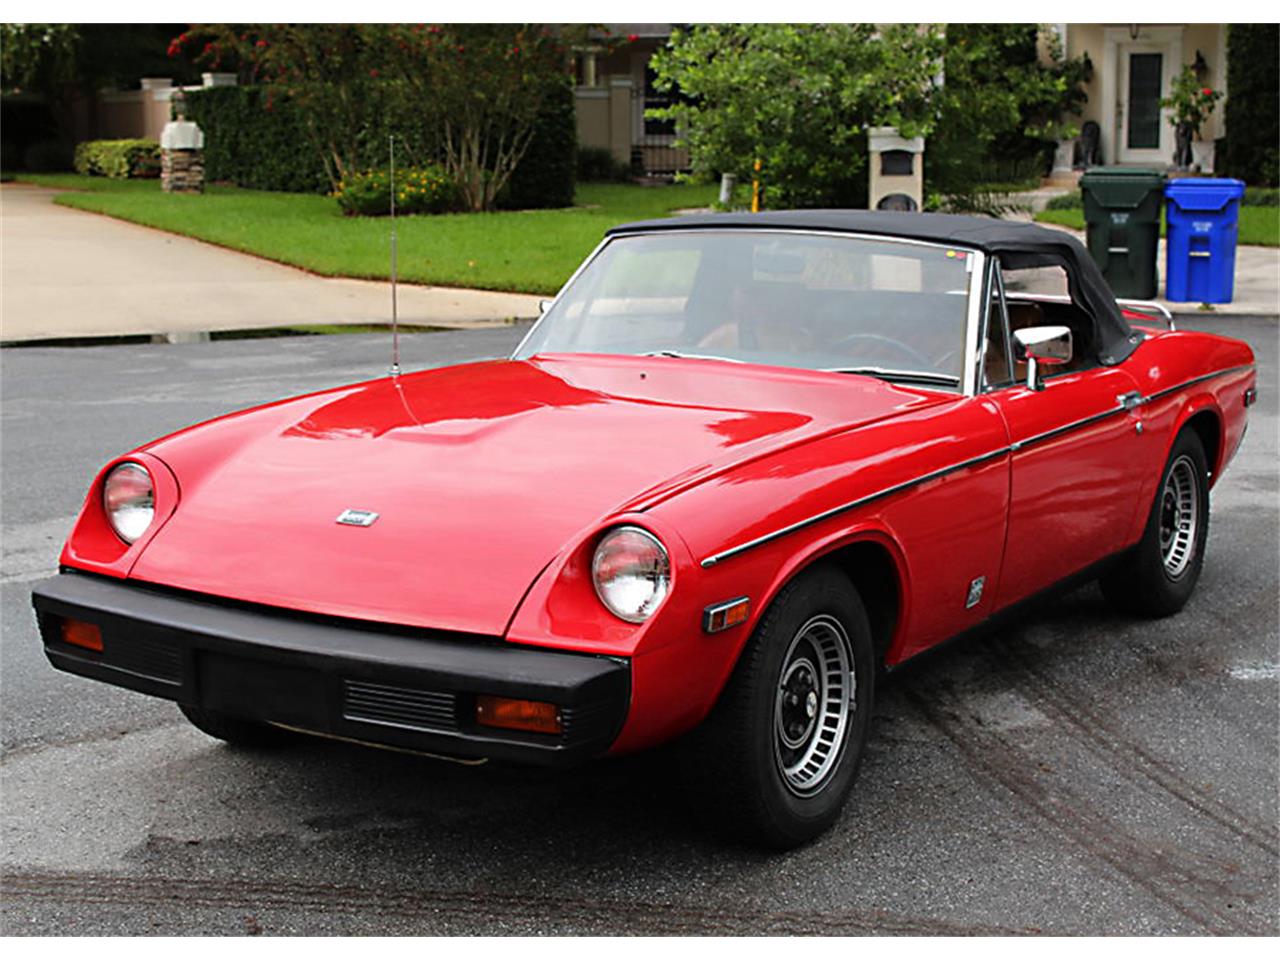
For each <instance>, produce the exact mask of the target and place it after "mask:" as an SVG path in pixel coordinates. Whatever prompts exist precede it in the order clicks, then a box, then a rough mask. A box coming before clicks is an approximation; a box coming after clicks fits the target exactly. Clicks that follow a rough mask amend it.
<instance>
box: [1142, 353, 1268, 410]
mask: <svg viewBox="0 0 1280 960" xmlns="http://www.w3.org/2000/svg"><path fill="white" fill-rule="evenodd" d="M1252 369H1254V365H1253V364H1252V363H1246V364H1243V365H1241V366H1239V367H1228V368H1227V369H1226V370H1219V371H1217V372H1216V373H1206V374H1204V376H1200V377H1193V378H1192V379H1190V380H1186V381H1183V382H1182V383H1179V384H1178V385H1177V386H1173V387H1165V388H1164V389H1163V390H1157V391H1156V392H1155V393H1153V394H1151V395H1150V396H1147V397H1144V398H1143V401H1142V402H1143V403H1150V402H1151V401H1152V400H1159V399H1160V398H1161V397H1167V396H1168V395H1169V394H1171V393H1177V392H1178V391H1179V390H1185V389H1186V388H1187V387H1194V386H1195V385H1196V384H1197V383H1204V382H1205V381H1206V380H1212V379H1213V378H1214V377H1225V376H1226V375H1227V374H1229V373H1240V372H1241V371H1242V370H1252Z"/></svg>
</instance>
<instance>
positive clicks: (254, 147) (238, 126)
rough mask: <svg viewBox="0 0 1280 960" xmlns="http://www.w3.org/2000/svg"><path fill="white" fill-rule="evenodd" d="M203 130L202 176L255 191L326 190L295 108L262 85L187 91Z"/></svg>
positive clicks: (189, 107) (191, 116) (191, 112)
mask: <svg viewBox="0 0 1280 960" xmlns="http://www.w3.org/2000/svg"><path fill="white" fill-rule="evenodd" d="M186 113H187V119H188V120H194V121H195V122H196V123H198V124H200V129H201V130H203V131H204V176H205V180H206V181H207V182H209V183H215V182H217V181H230V182H231V183H234V184H236V185H237V186H241V187H248V188H249V189H251V190H281V191H285V192H287V193H327V192H328V190H329V180H328V178H327V177H326V176H325V172H324V165H323V164H322V163H321V162H320V158H319V157H318V156H317V155H316V152H315V150H313V149H312V147H311V142H310V140H309V139H308V138H307V131H306V130H305V129H304V127H303V125H302V122H301V120H300V119H299V117H298V115H297V113H296V112H295V111H293V110H291V109H289V107H288V105H287V104H283V105H282V104H280V103H279V102H276V103H270V102H269V101H268V100H267V95H266V92H265V91H264V90H263V89H262V88H261V87H209V88H207V89H204V90H195V91H192V92H190V93H188V94H187V96H186Z"/></svg>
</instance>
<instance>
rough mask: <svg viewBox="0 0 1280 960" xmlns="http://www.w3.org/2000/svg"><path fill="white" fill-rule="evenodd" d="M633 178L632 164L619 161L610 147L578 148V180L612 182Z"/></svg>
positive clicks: (582, 181) (581, 181)
mask: <svg viewBox="0 0 1280 960" xmlns="http://www.w3.org/2000/svg"><path fill="white" fill-rule="evenodd" d="M630 179H631V166H630V164H626V163H619V162H618V161H617V160H616V159H615V158H614V156H613V151H612V150H610V149H609V148H608V147H579V148H578V181H579V182H580V183H611V182H615V181H617V182H621V181H624V180H630Z"/></svg>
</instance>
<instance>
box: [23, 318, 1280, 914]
mask: <svg viewBox="0 0 1280 960" xmlns="http://www.w3.org/2000/svg"><path fill="white" fill-rule="evenodd" d="M1190 325H1201V326H1206V327H1212V328H1213V329H1216V330H1219V331H1220V332H1223V333H1226V334H1229V335H1233V336H1240V337H1244V338H1246V339H1248V340H1249V341H1250V342H1251V343H1252V344H1253V345H1254V349H1255V350H1256V351H1257V353H1258V359H1259V397H1260V399H1259V403H1258V405H1257V406H1256V407H1255V408H1254V413H1253V419H1252V426H1251V428H1250V431H1249V436H1248V438H1247V439H1246V441H1245V443H1244V446H1243V448H1242V450H1241V453H1240V455H1239V456H1238V458H1237V459H1236V461H1235V462H1234V463H1233V464H1232V465H1231V467H1230V469H1229V470H1228V471H1227V473H1226V474H1225V475H1224V476H1223V478H1222V481H1221V483H1220V484H1219V485H1218V487H1217V488H1216V489H1215V491H1214V499H1213V523H1212V525H1211V529H1210V535H1209V547H1208V561H1207V563H1206V565H1205V570H1204V575H1203V577H1202V579H1201V581H1200V585H1199V587H1198V590H1197V593H1196V596H1195V597H1194V598H1193V600H1192V602H1191V603H1190V605H1189V606H1188V607H1187V609H1186V610H1185V611H1183V613H1182V614H1180V615H1179V616H1177V617H1173V618H1170V619H1168V620H1165V621H1161V622H1158V623H1151V622H1147V621H1136V620H1130V619H1127V618H1125V617H1121V616H1118V615H1117V614H1116V613H1114V612H1113V611H1111V610H1110V609H1109V608H1108V607H1107V605H1106V604H1105V603H1104V602H1103V600H1102V597H1101V594H1100V592H1099V591H1098V590H1097V588H1096V587H1093V586H1089V587H1085V588H1082V589H1080V590H1077V591H1075V592H1074V593H1071V594H1069V595H1067V596H1066V597H1063V598H1061V599H1060V600H1058V601H1056V602H1054V603H1052V604H1050V605H1048V606H1047V607H1045V608H1043V609H1040V610H1038V611H1036V612H1034V613H1032V614H1029V615H1027V616H1025V617H1023V618H1022V619H1020V620H1018V621H1016V622H1014V623H1011V624H1009V625H1007V626H1006V627H1004V628H1002V629H1001V630H1000V631H999V632H998V633H996V634H993V635H990V636H988V637H986V638H982V639H978V640H976V641H972V642H967V643H964V644H961V645H956V646H953V647H951V648H949V649H946V650H944V651H941V652H939V653H938V654H937V655H935V656H932V657H930V658H929V659H927V660H926V661H925V662H922V663H919V664H917V665H915V666H913V667H911V668H909V669H908V670H907V671H906V672H904V673H901V674H896V675H894V676H893V677H892V678H891V679H890V681H889V682H888V683H887V684H886V685H885V687H884V688H883V689H882V690H881V691H878V695H877V702H876V716H875V720H874V726H873V732H872V736H871V741H870V744H869V747H868V753H867V759H866V763H865V765H864V767H863V770H862V774H861V777H860V779H859V782H858V785H857V788H856V789H855V791H854V795H853V797H852V798H851V801H850V803H849V804H848V806H847V808H846V810H845V812H844V815H843V817H842V818H841V820H840V821H839V823H838V824H837V825H836V827H835V829H833V830H832V831H831V832H830V833H829V834H828V835H826V836H824V837H823V838H821V839H820V840H819V841H817V842H816V843H814V844H812V845H811V846H809V847H806V848H804V849H802V850H797V851H794V852H791V853H788V854H786V855H782V856H766V855H763V854H760V853H758V852H755V851H751V850H743V849H740V848H737V847H734V846H732V845H729V844H726V843H724V842H722V841H720V840H719V839H717V838H716V837H715V836H714V835H713V834H712V833H710V832H709V831H707V830H705V829H703V828H702V827H701V826H700V825H699V823H698V820H697V819H696V817H694V816H693V810H694V808H695V806H696V802H697V798H696V797H691V796H689V795H688V794H687V791H686V790H684V789H683V788H682V787H681V785H680V784H679V783H678V782H676V781H675V780H674V779H673V767H672V765H671V763H670V762H669V759H668V758H667V757H666V756H665V755H664V754H662V753H656V754H649V755H643V756H638V757H634V758H628V759H624V760H619V761H614V762H601V763H597V764H593V765H590V766H588V767H586V768H584V769H582V770H578V771H574V772H569V773H564V774H559V773H550V772H546V771H540V770H529V769H523V768H515V767H506V766H501V765H497V764H490V765H488V766H485V767H480V768H465V767H459V766H456V765H453V764H448V763H443V762H436V761H430V760H425V759H419V758H414V757H406V756H400V755H396V754H391V753H387V752H385V751H378V750H368V749H357V748H354V747H352V748H348V747H343V746H341V745H335V744H331V743H326V742H321V741H306V742H303V743H301V744H299V745H298V746H297V747H296V748H294V749H291V750H287V751H284V752H279V753H258V752H253V751H243V750H235V749H231V748H228V747H226V746H223V745H221V744H219V743H217V742H215V741H213V740H211V739H209V738H208V737H205V736H204V735H202V734H200V733H198V732H197V731H196V730H194V729H193V728H192V727H190V726H189V725H188V724H187V723H186V722H185V721H184V720H183V719H182V717H181V716H180V715H179V714H178V711H177V710H176V709H175V708H174V707H173V706H172V705H171V704H169V703H166V702H161V701H156V700H151V699H149V698H146V697H143V696H140V695H137V694H132V693H129V692H127V691H123V690H119V689H116V688H113V687H108V686H105V685H102V684H96V683H93V682H91V681H88V680H83V679H81V678H78V677H72V676H69V675H67V674H63V673H58V672H56V671H54V670H53V669H52V668H51V667H49V665H48V664H47V663H46V662H45V659H44V656H43V654H42V653H41V651H40V648H39V641H38V639H37V637H36V633H35V628H34V623H33V621H32V616H31V610H30V606H29V587H30V581H31V580H32V579H34V578H36V577H39V576H43V575H46V574H48V573H51V572H52V571H53V568H54V564H55V563H56V555H57V551H58V547H59V543H60V541H61V539H62V537H63V536H64V535H65V534H66V531H67V529H68V528H69V526H70V523H71V519H72V516H73V514H74V513H75V511H76V510H77V509H78V507H79V504H80V502H81V498H82V497H83V491H84V488H85V486H86V485H87V484H88V482H89V481H90V479H91V478H92V476H93V474H94V472H95V471H96V470H97V469H98V467H99V466H100V465H101V463H102V462H103V461H104V460H105V459H106V458H108V457H109V456H111V455H113V454H115V453H118V452H119V451H121V450H126V449H129V448H130V447H132V446H134V445H136V444H138V443H141V442H143V441H145V440H147V439H150V438H151V437H154V436H156V435H159V434H162V433H165V432H167V431H169V430H172V429H175V428H177V427H179V426H182V425H184V424H186V423H189V422H191V421H193V420H197V419H202V418H205V417H209V416H213V415H215V414H218V413H222V412H225V411H228V410H231V409H234V408H237V407H242V406H245V405H248V404H251V403H255V402H260V401H264V400H269V399H273V398H276V397H279V396H282V395H286V394H290V393H296V392H301V391H304V390H310V389H317V388H320V387H323V386H325V385H332V384H337V383H342V382H346V381H350V380H356V379H364V378H368V377H371V376H376V375H378V374H380V373H382V372H383V371H385V369H386V364H387V360H388V351H387V343H386V338H383V337H379V338H374V337H366V336H349V337H310V338H284V339H279V340H269V341H267V340H239V341H226V342H216V343H203V344H190V345H182V346H157V345H138V346H115V347H91V348H84V349H78V350H73V349H48V348H31V349H23V350H6V351H3V352H2V353H0V365H2V371H0V372H2V373H3V378H2V379H0V388H2V389H3V416H2V419H0V426H2V429H3V435H2V439H3V444H4V453H5V461H4V463H5V468H4V474H3V499H2V500H0V505H2V506H3V511H4V516H3V520H4V527H3V534H4V559H3V564H4V565H3V572H4V576H3V577H0V628H2V629H3V640H2V642H0V667H2V676H3V687H2V689H0V693H2V694H3V697H2V699H0V734H2V739H3V749H2V752H0V788H2V790H3V798H4V804H3V817H2V824H3V844H2V847H0V872H2V876H0V888H2V891H3V892H2V895H0V932H3V933H9V934H18V933H45V934H66V933H76V934H110V933H133V934H147V933H167V934H176V933H222V934H235V933H258V932H265V933H308V934H321V933H351V934H356V933H386V934H392V933H417V934H429V933H436V934H438V933H456V934H463V933H491V934H496V933H511V932H519V933H575V932H609V933H623V932H626V933H652V934H669V933H701V932H715V933H735V932H736V933H753V932H771V933H867V932H878V933H916V934H929V933H943V934H945V933H956V934H960V933H998V932H1004V931H1045V932H1051V933H1063V934H1073V933H1080V934H1083V933H1090V934H1125V933H1127V934H1148V933H1205V932H1216V933H1270V934H1272V935H1275V934H1276V933H1278V932H1280V927H1278V921H1277V918H1278V917H1280V903H1278V902H1277V846H1278V844H1280V838H1278V837H1277V803H1278V792H1277V785H1278V779H1280V758H1278V756H1277V748H1278V740H1277V717H1278V716H1280V679H1278V672H1277V671H1278V668H1277V661H1278V660H1280V652H1278V651H1277V645H1278V644H1280V636H1278V631H1277V608H1276V597H1277V579H1278V577H1277V562H1278V558H1277V552H1276V544H1277V503H1278V502H1280V501H1278V498H1277V492H1278V491H1277V451H1276V438H1277V413H1278V403H1277V396H1278V393H1277V390H1278V388H1280V383H1278V381H1277V369H1276V368H1277V357H1276V345H1277V342H1276V321H1275V319H1274V318H1272V319H1269V320H1253V321H1251V320H1244V319H1236V318H1230V319H1229V318H1212V319H1210V318H1192V319H1191V320H1190ZM519 333H520V330H518V329H511V328H504V329H495V330H484V331H475V332H466V333H439V334H426V335H419V336H415V337H409V338H406V341H407V342H406V345H405V355H406V361H407V363H406V365H407V367H409V368H411V369H412V368H415V367H420V366H425V365H427V364H439V363H448V362H456V361H458V360H461V359H463V358H467V357H477V356H485V355H498V354H502V353H504V352H506V351H508V350H509V349H510V347H511V346H512V344H513V343H514V341H515V339H516V338H517V337H518V335H519ZM566 495H571V491H568V490H567V491H566Z"/></svg>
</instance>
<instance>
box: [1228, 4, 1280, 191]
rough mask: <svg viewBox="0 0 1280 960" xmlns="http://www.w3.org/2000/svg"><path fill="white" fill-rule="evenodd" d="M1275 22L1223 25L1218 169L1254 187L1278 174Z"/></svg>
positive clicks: (1279, 43) (1279, 92)
mask: <svg viewBox="0 0 1280 960" xmlns="http://www.w3.org/2000/svg"><path fill="white" fill-rule="evenodd" d="M1277 47H1280V26H1277V25H1276V24H1274V23H1233V24H1230V25H1229V26H1228V28H1227V91H1228V92H1227V102H1226V104H1225V106H1224V119H1225V121H1226V128H1227V129H1226V142H1225V143H1224V144H1223V146H1224V147H1225V150H1224V151H1223V152H1222V154H1220V155H1219V158H1218V163H1217V166H1218V170H1219V171H1223V172H1225V173H1226V175H1227V176H1231V177H1239V178H1240V179H1241V180H1244V181H1245V182H1246V183H1250V184H1256V185H1258V186H1264V185H1267V186H1273V187H1274V186H1275V185H1276V180H1277V176H1280V61H1277V58H1276V49H1277Z"/></svg>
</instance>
